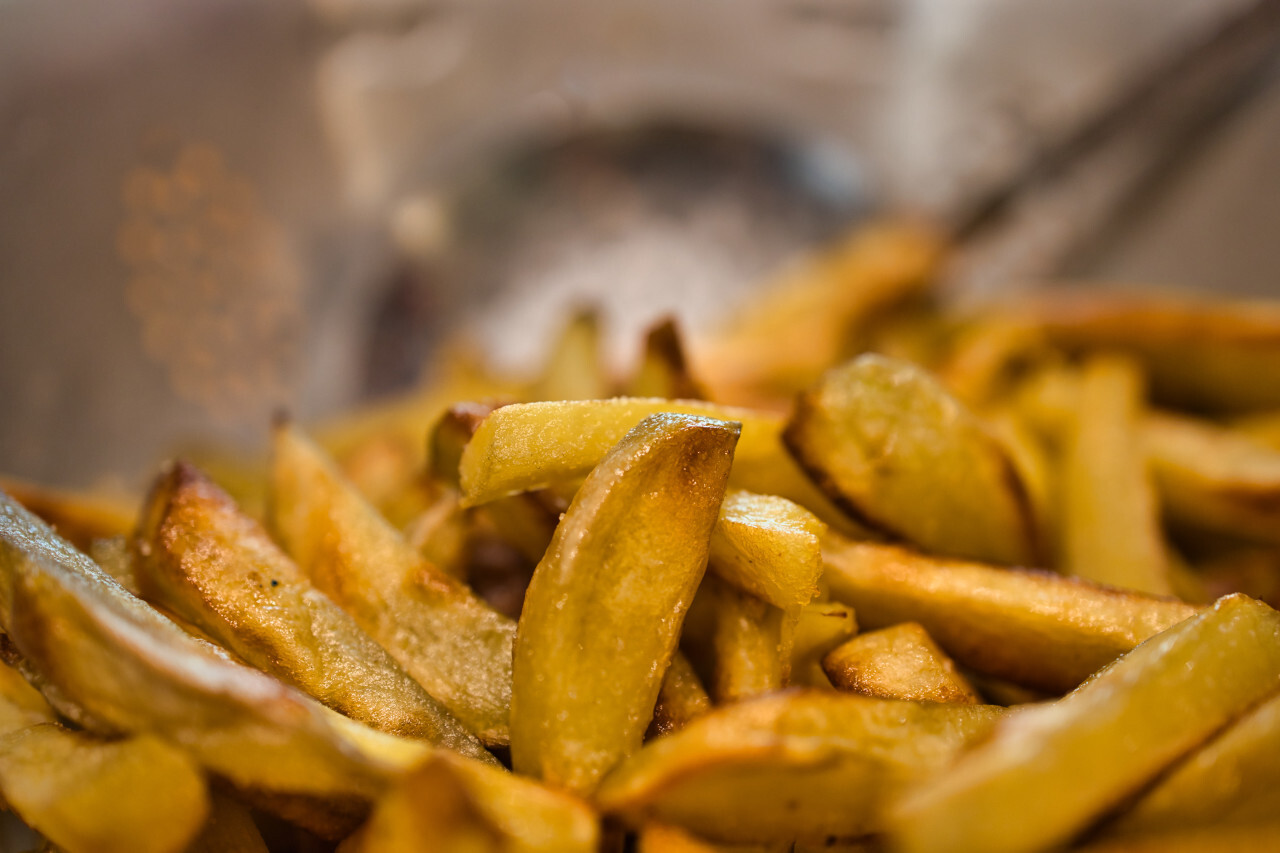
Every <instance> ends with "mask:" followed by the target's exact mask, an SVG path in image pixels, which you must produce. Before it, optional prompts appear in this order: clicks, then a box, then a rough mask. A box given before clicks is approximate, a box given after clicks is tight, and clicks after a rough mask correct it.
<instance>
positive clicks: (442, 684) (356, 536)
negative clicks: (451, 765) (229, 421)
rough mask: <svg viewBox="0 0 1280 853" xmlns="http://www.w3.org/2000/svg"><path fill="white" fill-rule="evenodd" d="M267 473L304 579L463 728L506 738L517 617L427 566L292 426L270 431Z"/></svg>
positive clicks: (492, 739) (279, 529) (496, 740)
mask: <svg viewBox="0 0 1280 853" xmlns="http://www.w3.org/2000/svg"><path fill="white" fill-rule="evenodd" d="M272 478H273V479H272V490H273V492H272V496H273V500H272V502H271V508H270V513H271V514H270V519H271V526H272V528H273V530H274V531H275V532H276V534H277V537H278V538H279V540H280V541H281V543H282V544H283V545H284V549H285V551H286V552H287V553H288V554H289V555H290V556H291V557H292V558H293V559H294V560H295V561H296V562H297V564H298V566H299V568H301V569H302V571H303V572H304V573H305V574H306V575H307V576H308V578H309V579H310V580H311V582H312V583H313V584H315V585H316V587H317V588H318V589H319V590H320V591H321V592H323V593H324V594H325V595H327V596H328V597H329V598H331V599H333V600H334V601H335V602H336V603H337V604H338V605H339V606H340V607H342V608H343V609H344V610H346V611H347V612H348V613H350V614H351V616H352V617H353V618H354V619H355V621H356V622H357V624H359V626H360V627H361V628H363V629H364V630H365V631H366V632H368V634H369V635H370V636H372V637H373V638H374V639H375V640H377V641H378V643H379V644H380V645H381V646H382V647H383V648H385V649H386V650H387V651H388V652H389V653H390V655H391V656H392V657H393V658H395V660H396V662H397V663H399V664H400V665H401V666H402V667H404V669H405V671H406V672H408V673H409V675H411V676H412V677H413V679H414V680H415V681H417V682H418V683H419V684H421V685H422V686H423V687H425V688H426V690H427V692H428V693H429V694H431V696H433V697H435V699H437V700H438V701H439V702H440V703H441V704H443V705H444V706H445V707H446V708H447V709H448V710H449V712H450V713H452V714H453V715H454V716H455V717H457V718H458V720H459V721H460V722H461V723H462V724H463V725H464V726H466V727H467V729H468V730H469V731H471V732H472V733H473V734H475V735H477V736H478V737H479V738H480V739H481V740H482V741H483V742H484V743H486V744H488V745H490V746H493V745H501V744H505V743H506V742H507V740H508V737H509V734H508V729H507V717H508V706H509V704H510V698H511V644H512V641H513V639H514V636H515V623H514V622H513V621H512V620H511V619H509V618H507V617H506V616H503V615H502V614H500V613H498V612H497V611H495V610H493V609H492V608H491V607H489V606H488V605H487V604H485V603H484V602H483V601H481V600H480V599H479V598H477V597H476V596H475V595H474V594H473V593H472V592H471V591H470V590H469V589H467V588H466V587H465V586H463V585H462V584H461V583H459V582H458V581H457V580H455V579H454V578H452V577H450V576H449V575H448V574H447V573H445V572H443V571H441V570H440V569H438V568H437V567H435V566H433V565H431V564H430V563H428V562H427V561H426V559H425V558H423V557H422V555H421V554H419V553H418V552H417V551H415V550H414V549H413V548H412V547H411V546H410V545H409V544H408V543H407V542H405V541H404V539H403V538H402V537H401V535H400V534H399V532H398V531H396V530H395V529H394V528H393V527H391V526H390V525H389V524H387V522H386V521H385V520H384V519H383V518H382V517H381V516H380V515H378V513H377V511H376V510H375V509H374V508H373V507H371V506H369V505H368V504H367V503H366V502H365V501H364V500H363V498H361V497H360V496H359V495H358V494H357V493H356V492H355V491H354V490H353V489H352V488H351V486H350V485H349V484H348V483H346V482H345V481H344V480H343V479H342V477H341V475H340V474H339V473H338V471H337V470H336V469H335V468H334V467H333V465H332V464H331V463H330V462H329V460H327V459H326V458H325V457H324V455H323V454H322V453H321V451H320V450H319V448H317V447H316V446H315V445H313V444H312V443H311V442H310V441H309V440H307V439H306V438H305V437H304V436H303V435H302V434H301V433H300V432H298V431H297V430H296V429H293V428H291V427H284V428H282V429H280V430H278V431H277V433H276V438H275V460H274V463H273V473H272Z"/></svg>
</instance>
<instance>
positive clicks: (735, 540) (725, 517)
mask: <svg viewBox="0 0 1280 853" xmlns="http://www.w3.org/2000/svg"><path fill="white" fill-rule="evenodd" d="M825 531H826V525H825V524H823V523H822V522H821V521H819V520H818V518H817V517H816V516H815V515H813V513H811V512H809V511H808V510H806V509H804V508H803V507H801V506H798V505H796V504H794V503H792V502H791V501H789V500H786V499H785V498H779V497H776V496H774V495H757V494H752V493H751V492H743V491H739V490H732V491H730V492H729V493H727V494H726V495H725V498H724V503H722V504H721V505H720V518H719V519H718V520H717V522H716V526H715V527H714V528H713V529H712V531H711V563H710V569H711V571H712V572H714V573H715V574H716V575H718V576H719V577H721V578H723V579H724V580H726V581H728V582H729V583H731V584H733V585H735V586H737V587H738V588H739V589H742V590H745V591H746V592H749V593H751V594H752V595H754V596H756V597H757V598H759V599H761V600H763V601H766V602H768V603H769V604H772V605H773V606H774V607H778V608H782V609H788V608H794V607H800V606H803V605H805V604H808V603H809V602H810V601H812V600H813V597H814V595H815V594H816V593H817V591H818V578H819V577H820V576H821V575H822V544H821V542H820V539H821V537H822V534H823V533H824V532H825Z"/></svg>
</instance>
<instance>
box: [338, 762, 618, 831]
mask: <svg viewBox="0 0 1280 853" xmlns="http://www.w3.org/2000/svg"><path fill="white" fill-rule="evenodd" d="M599 836H600V827H599V820H598V818H597V817H596V815H595V813H594V812H593V811H592V810H591V808H590V807H588V806H587V805H586V804H585V803H583V802H582V801H581V800H578V799H577V798H575V797H573V796H570V795H568V794H564V793H561V792H559V791H552V790H550V789H548V788H546V787H543V786H542V785H539V784H538V783H536V782H534V781H532V780H530V779H523V778H521V777H519V776H513V775H511V774H510V773H506V772H503V771H502V770H499V769H496V768H492V767H486V766H482V765H480V764H477V763H475V762H470V761H467V760H466V759H461V758H458V757H457V756H454V755H450V754H448V753H439V754H437V755H436V756H434V757H433V758H431V759H430V760H428V761H426V762H424V763H423V764H421V765H419V766H418V767H416V768H414V770H413V771H412V772H410V773H409V774H407V775H406V776H405V777H404V778H403V779H402V780H400V782H399V783H397V785H396V786H395V788H393V789H392V790H391V791H389V792H388V793H387V794H386V795H385V796H384V797H383V798H382V800H380V801H379V803H378V805H377V807H376V808H375V809H374V812H373V815H372V816H371V817H370V818H369V822H368V823H367V824H366V825H365V826H364V827H363V828H362V829H361V830H360V831H359V832H358V833H357V834H356V835H354V836H353V837H352V838H351V839H349V840H348V841H346V842H344V843H343V844H342V846H341V847H340V848H339V850H340V851H341V853H401V851H403V853H418V851H423V850H441V851H459V853H462V851H466V852H467V853H472V851H475V852H476V853H480V851H493V853H595V851H596V850H597V844H598V842H599Z"/></svg>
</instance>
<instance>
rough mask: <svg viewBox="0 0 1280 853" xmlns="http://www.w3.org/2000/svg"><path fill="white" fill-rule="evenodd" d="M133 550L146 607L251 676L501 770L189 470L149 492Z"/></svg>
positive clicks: (175, 471)
mask: <svg viewBox="0 0 1280 853" xmlns="http://www.w3.org/2000/svg"><path fill="white" fill-rule="evenodd" d="M135 548H136V550H137V553H138V559H137V566H138V579H139V583H140V586H141V589H142V592H143V597H144V598H146V599H150V600H155V601H159V602H161V603H163V604H164V605H165V606H166V607H167V608H169V609H170V610H172V611H174V612H175V613H177V614H178V615H179V616H181V617H183V618H184V619H186V620H188V621H190V622H192V623H194V624H195V625H197V626H198V627H199V628H200V629H202V630H203V631H205V632H206V633H208V634H209V635H210V636H212V637H213V638H214V639H215V640H216V641H217V642H218V643H219V644H221V645H224V646H226V647H227V648H229V649H230V650H231V651H233V652H235V654H237V655H238V656H239V657H240V658H241V659H242V660H244V661H246V662H247V663H249V664H250V665H252V666H254V667H257V668H258V669H261V670H263V671H264V672H267V673H270V674H271V675H274V676H276V677H277V678H279V679H280V680H281V681H284V682H285V683H286V684H291V685H293V686H294V687H297V688H298V689H299V690H301V691H303V692H304V693H307V694H308V695H310V696H313V697H315V698H316V699H317V700H319V701H320V702H323V703H324V704H325V705H328V706H329V707H331V708H333V709H334V710H336V711H339V712H341V713H343V714H345V715H347V716H348V717H351V718H352V719H354V720H359V721H360V722H362V723H365V724H366V725H369V726H372V727H373V728H375V729H379V730H381V731H385V732H389V733H392V734H399V735H404V736H406V737H413V738H420V739H422V740H425V741H427V742H429V743H432V744H435V745H437V746H443V747H447V748H449V749H454V750H456V751H458V752H460V753H462V754H464V755H468V756H470V757H472V758H475V759H477V760H480V761H489V762H496V759H494V758H493V756H492V755H490V754H489V753H488V752H487V751H486V750H485V749H484V747H483V746H482V745H481V744H480V742H479V741H478V740H477V739H476V738H475V736H474V735H472V734H471V733H470V732H468V731H467V730H466V729H465V728H464V727H463V726H462V724H461V723H459V722H458V721H457V720H456V719H454V717H453V716H452V715H450V714H449V712H448V711H446V710H445V709H444V707H443V706H441V705H440V703H439V702H437V701H436V700H435V699H433V698H432V697H431V696H430V695H428V694H427V692H426V691H425V690H423V689H422V687H421V686H420V685H419V684H418V683H417V682H415V681H414V680H413V679H412V678H410V677H409V676H408V674H407V673H405V671H404V670H403V669H401V668H400V666H399V665H398V664H396V662H395V661H394V660H393V659H392V658H391V656H390V655H388V654H387V652H386V651H385V650H384V649H383V648H382V647H381V646H379V645H378V644H377V643H375V642H374V641H373V639H372V638H371V637H370V636H369V635H368V634H366V633H365V632H364V631H362V630H361V629H360V627H359V626H358V625H357V624H356V623H355V621H354V620H353V619H352V618H351V617H350V616H348V615H347V614H346V613H345V612H344V611H343V610H342V609H341V608H339V607H338V606H337V605H336V604H334V603H333V602H332V601H330V600H329V599H328V598H327V597H325V596H324V595H323V594H321V593H320V592H319V591H318V590H317V589H316V588H315V587H313V586H312V585H311V583H310V582H309V581H308V580H307V579H306V577H305V576H304V575H303V574H302V572H301V571H300V570H299V569H298V567H297V566H296V565H295V564H294V563H293V561H292V560H290V559H289V558H288V557H286V556H285V555H284V553H283V552H281V551H280V549H279V548H278V547H277V546H276V545H275V543H273V542H272V541H271V539H270V538H269V537H268V536H267V534H266V531H264V530H263V529H262V527H261V526H260V525H259V524H258V523H257V522H256V521H254V520H253V519H252V518H249V517H248V516H246V515H245V514H244V513H242V512H241V511H240V510H239V508H238V507H236V505H235V503H234V502H232V500H231V498H230V497H228V496H227V495H226V493H225V492H223V491H222V490H221V489H219V488H218V487H217V486H215V485H214V484H213V483H212V482H211V481H210V480H209V479H208V478H207V477H205V476H203V475H202V474H201V473H200V472H199V471H197V470H196V469H195V468H193V467H191V466H190V465H187V464H185V463H182V462H178V463H176V464H174V465H171V466H170V467H169V468H168V470H166V471H165V472H164V473H162V474H161V476H160V478H159V479H158V480H157V481H156V484H155V487H154V488H153V489H152V492H151V495H150V497H149V498H148V500H147V506H146V508H145V509H144V511H143V514H142V522H141V524H140V527H139V529H138V532H137V535H136V541H135Z"/></svg>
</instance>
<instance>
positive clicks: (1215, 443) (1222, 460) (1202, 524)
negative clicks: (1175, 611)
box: [1142, 414, 1280, 545]
mask: <svg viewBox="0 0 1280 853" xmlns="http://www.w3.org/2000/svg"><path fill="white" fill-rule="evenodd" d="M1142 445H1143V448H1144V449H1145V451H1146V455H1147V458H1149V459H1150V460H1151V467H1152V472H1153V474H1154V475H1155V481H1156V485H1157V486H1158V487H1159V490H1160V499H1161V504H1162V507H1163V508H1164V510H1165V511H1166V512H1167V513H1168V514H1169V516H1170V517H1171V518H1172V519H1173V520H1174V521H1176V522H1178V523H1180V524H1184V525H1187V526H1190V527H1194V528H1197V529H1200V530H1210V531H1213V532H1216V533H1224V534H1227V535H1231V536H1238V537H1243V538H1245V539H1250V540H1253V541H1256V542H1263V543H1267V544H1271V545H1280V450H1273V449H1271V448H1269V447H1267V446H1266V445H1264V444H1261V443H1259V442H1255V441H1253V440H1251V439H1249V438H1247V437H1246V436H1245V435H1243V434H1240V433H1237V432H1233V431H1231V430H1228V429H1223V428H1221V427H1215V426H1212V425H1210V424H1209V423H1207V422H1201V421H1196V420H1193V419H1191V418H1184V417H1177V416H1174V415H1167V414H1157V415H1151V416H1149V417H1147V418H1146V419H1145V420H1144V421H1143V424H1142Z"/></svg>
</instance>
